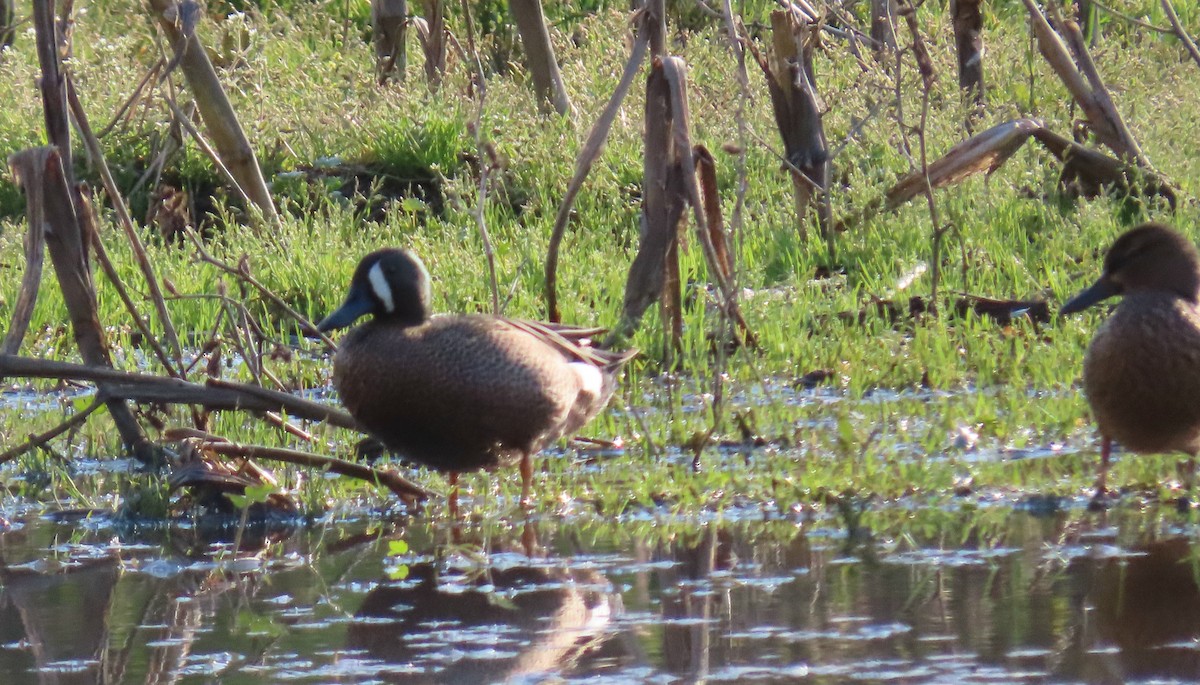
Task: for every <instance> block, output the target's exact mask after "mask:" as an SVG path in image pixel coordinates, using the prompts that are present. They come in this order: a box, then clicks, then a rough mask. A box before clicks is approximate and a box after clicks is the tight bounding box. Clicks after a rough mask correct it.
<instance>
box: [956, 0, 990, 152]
mask: <svg viewBox="0 0 1200 685" xmlns="http://www.w3.org/2000/svg"><path fill="white" fill-rule="evenodd" d="M981 4H982V0H950V21H951V24H952V25H953V26H954V48H955V54H956V55H957V57H958V87H959V88H961V89H962V90H963V91H964V92H965V93H966V94H967V97H969V98H971V100H972V101H973V102H974V103H975V110H974V111H973V112H972V115H971V116H970V117H968V118H967V131H968V132H971V129H972V125H971V120H972V119H973V118H974V117H976V116H979V115H981V114H982V113H983V105H984V90H983V13H982V11H981V10H980V5H981Z"/></svg>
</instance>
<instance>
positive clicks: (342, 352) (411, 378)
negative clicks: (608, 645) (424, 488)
mask: <svg viewBox="0 0 1200 685" xmlns="http://www.w3.org/2000/svg"><path fill="white" fill-rule="evenodd" d="M429 289H430V285H429V274H428V272H426V270H425V266H424V265H423V264H422V263H421V260H420V259H418V258H417V256H416V255H414V254H413V253H411V252H408V251H406V250H399V249H384V250H379V251H377V252H372V253H371V254H369V255H367V256H366V257H363V259H362V261H361V262H359V264H358V268H357V269H355V271H354V276H353V278H351V280H350V292H349V294H348V295H347V297H346V301H345V302H344V303H343V304H342V306H341V308H339V309H338V310H337V311H335V312H333V313H332V314H330V315H329V316H328V317H326V318H325V320H324V321H322V322H321V323H320V324H319V325H318V328H319V329H320V330H321V331H332V330H336V329H338V328H345V327H346V326H349V325H350V324H352V323H354V322H355V321H356V320H357V319H358V318H359V317H362V316H364V315H367V314H371V315H373V318H372V320H370V321H368V322H366V323H364V324H362V325H361V326H358V327H356V328H355V329H354V330H352V331H350V332H349V333H348V334H347V335H346V336H345V338H343V340H342V341H341V344H340V348H339V350H338V352H337V355H336V357H335V358H334V363H333V383H334V385H335V386H336V387H337V390H338V393H339V394H340V395H341V399H342V403H343V404H345V405H346V409H348V410H349V411H350V413H351V414H352V415H353V416H354V418H355V419H356V420H357V421H358V422H359V423H360V424H362V427H363V428H364V429H366V431H367V432H369V433H371V434H372V435H373V436H374V437H376V438H378V439H379V440H380V441H381V442H383V444H384V445H385V446H386V447H387V448H388V449H390V450H393V451H395V452H397V453H399V454H400V455H401V456H403V457H404V458H406V459H408V460H411V461H413V462H416V463H419V464H423V465H425V466H428V467H429V468H432V469H436V470H439V471H447V472H449V474H450V482H451V498H452V499H451V505H452V508H453V507H454V504H455V500H456V494H457V478H458V472H460V471H468V470H472V469H481V468H483V469H491V468H494V467H496V466H501V465H508V464H511V463H513V462H518V461H519V462H520V464H521V483H522V491H521V494H522V502H528V498H529V484H530V478H531V476H532V467H531V465H530V461H529V459H530V456H531V455H533V454H535V453H536V452H538V451H539V450H541V449H542V447H544V446H546V445H547V444H549V443H551V442H553V441H555V440H557V439H558V438H560V437H563V436H569V435H571V434H573V433H574V432H575V431H577V430H578V429H579V428H581V427H582V426H583V425H584V424H585V423H587V422H588V421H589V420H591V419H592V417H594V416H595V415H596V414H598V413H599V412H600V410H602V409H603V408H604V406H605V405H606V404H607V403H608V400H609V398H610V397H611V396H612V394H613V391H614V390H615V388H616V375H617V373H618V371H619V370H620V368H621V366H622V364H624V363H625V362H626V361H628V360H629V359H630V358H631V357H633V356H634V354H636V352H633V351H630V352H611V351H606V350H600V349H596V348H594V347H591V346H590V344H589V337H590V336H591V335H594V334H596V333H598V332H599V331H598V330H596V329H582V328H572V327H567V326H558V325H553V324H543V323H534V322H531V321H518V320H512V319H503V318H500V317H495V316H486V315H461V316H456V315H442V316H431V313H430V307H429Z"/></svg>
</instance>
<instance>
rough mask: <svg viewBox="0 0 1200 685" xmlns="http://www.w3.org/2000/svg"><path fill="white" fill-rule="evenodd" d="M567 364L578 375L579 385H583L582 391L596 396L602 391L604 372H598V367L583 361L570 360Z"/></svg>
mask: <svg viewBox="0 0 1200 685" xmlns="http://www.w3.org/2000/svg"><path fill="white" fill-rule="evenodd" d="M567 366H570V367H571V369H572V370H573V371H575V375H576V376H579V385H581V386H583V388H582V389H583V392H586V393H588V394H589V395H592V396H593V397H598V396H599V395H600V393H601V392H603V391H604V374H602V373H600V369H597V368H596V367H594V366H592V365H591V364H587V363H584V362H571V363H570V364H568V365H567Z"/></svg>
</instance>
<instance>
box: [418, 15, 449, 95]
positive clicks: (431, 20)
mask: <svg viewBox="0 0 1200 685" xmlns="http://www.w3.org/2000/svg"><path fill="white" fill-rule="evenodd" d="M421 5H422V7H424V9H425V27H424V29H425V30H424V31H419V32H420V33H421V34H422V41H421V48H422V50H423V51H424V52H425V82H426V83H427V84H428V85H429V88H430V89H431V90H437V89H438V88H439V87H440V86H441V85H442V78H443V77H444V76H445V74H446V16H445V13H444V8H443V7H442V0H421ZM420 28H421V27H420V26H418V29H420Z"/></svg>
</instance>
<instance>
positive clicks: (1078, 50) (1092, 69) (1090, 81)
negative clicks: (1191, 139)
mask: <svg viewBox="0 0 1200 685" xmlns="http://www.w3.org/2000/svg"><path fill="white" fill-rule="evenodd" d="M1022 1H1023V2H1024V3H1025V7H1026V9H1027V10H1028V11H1029V16H1030V18H1031V20H1032V24H1033V32H1034V35H1035V36H1036V38H1037V43H1038V50H1039V51H1040V52H1041V53H1042V56H1043V57H1045V58H1046V61H1047V62H1049V63H1050V67H1051V68H1052V69H1054V72H1055V73H1056V74H1057V75H1058V78H1059V79H1060V80H1061V81H1062V82H1063V85H1065V86H1066V88H1067V91H1068V92H1070V93H1071V97H1072V98H1074V100H1075V102H1076V103H1078V104H1079V107H1080V109H1082V110H1083V113H1084V116H1086V117H1087V120H1088V123H1089V124H1090V125H1091V128H1092V132H1093V133H1095V135H1096V137H1097V138H1098V139H1099V140H1100V142H1101V143H1103V144H1104V145H1105V146H1106V147H1108V148H1109V149H1110V150H1112V151H1113V152H1114V153H1116V156H1117V157H1118V158H1119V159H1123V160H1125V161H1126V162H1129V163H1131V164H1135V165H1137V166H1139V167H1143V168H1145V169H1150V168H1152V167H1151V165H1150V161H1149V160H1148V159H1147V158H1146V156H1145V155H1144V154H1143V153H1142V149H1141V147H1140V146H1139V145H1138V143H1137V141H1136V140H1134V138H1133V134H1132V133H1130V131H1129V128H1128V127H1127V126H1126V125H1125V121H1124V119H1122V118H1121V114H1120V113H1119V112H1118V111H1117V108H1116V106H1115V105H1114V104H1113V100H1112V96H1111V95H1110V94H1109V92H1108V88H1107V87H1106V86H1105V85H1104V81H1103V80H1102V79H1101V78H1100V73H1099V72H1098V71H1097V69H1096V64H1095V63H1094V62H1093V61H1092V57H1091V54H1090V53H1089V52H1088V49H1087V45H1086V44H1085V42H1084V38H1083V34H1082V33H1080V31H1079V25H1078V24H1076V23H1075V22H1073V21H1064V20H1063V19H1062V17H1061V16H1058V13H1057V12H1054V14H1055V23H1056V24H1057V26H1058V27H1059V29H1060V30H1061V32H1062V33H1061V35H1060V33H1059V32H1058V31H1055V30H1054V29H1053V28H1051V26H1050V22H1049V21H1047V19H1046V15H1045V14H1043V13H1042V11H1041V9H1039V8H1038V6H1037V4H1036V3H1035V1H1034V0H1022ZM1064 39H1065V42H1064ZM1068 46H1070V49H1069V50H1068Z"/></svg>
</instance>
